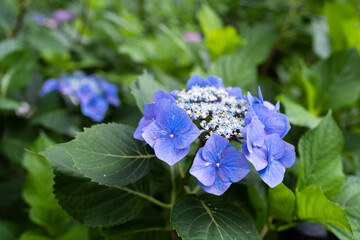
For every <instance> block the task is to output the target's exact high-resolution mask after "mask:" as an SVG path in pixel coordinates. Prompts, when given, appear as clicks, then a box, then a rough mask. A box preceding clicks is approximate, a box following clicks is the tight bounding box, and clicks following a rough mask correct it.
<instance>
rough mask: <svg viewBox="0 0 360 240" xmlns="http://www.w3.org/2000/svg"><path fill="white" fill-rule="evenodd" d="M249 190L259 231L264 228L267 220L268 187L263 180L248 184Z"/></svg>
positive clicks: (255, 222)
mask: <svg viewBox="0 0 360 240" xmlns="http://www.w3.org/2000/svg"><path fill="white" fill-rule="evenodd" d="M246 187H247V192H248V196H249V199H250V202H251V205H252V206H253V208H254V210H255V219H254V224H255V226H256V229H257V230H258V231H261V229H263V227H264V225H265V224H266V221H267V199H266V195H267V188H266V186H265V185H264V183H262V182H258V183H253V184H247V185H246Z"/></svg>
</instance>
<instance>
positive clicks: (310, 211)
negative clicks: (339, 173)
mask: <svg viewBox="0 0 360 240" xmlns="http://www.w3.org/2000/svg"><path fill="white" fill-rule="evenodd" d="M295 209H296V215H297V217H298V218H299V219H300V220H303V221H309V222H315V223H319V224H322V223H323V222H325V223H329V224H332V225H335V226H338V227H341V228H344V229H346V230H347V231H349V233H351V227H350V224H349V220H348V218H347V216H346V212H345V210H344V209H342V208H341V207H340V206H339V205H337V204H335V203H333V202H330V201H329V200H328V199H327V198H326V196H325V195H324V193H323V192H322V191H321V189H320V188H318V187H315V186H310V187H307V188H305V189H303V190H301V191H296V208H295ZM325 226H326V225H325Z"/></svg>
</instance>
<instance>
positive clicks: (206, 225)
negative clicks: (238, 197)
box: [170, 195, 260, 240]
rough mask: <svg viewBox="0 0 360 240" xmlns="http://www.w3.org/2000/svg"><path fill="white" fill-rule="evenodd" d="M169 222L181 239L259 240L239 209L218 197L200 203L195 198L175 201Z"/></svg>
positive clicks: (186, 197)
mask: <svg viewBox="0 0 360 240" xmlns="http://www.w3.org/2000/svg"><path fill="white" fill-rule="evenodd" d="M170 221H171V222H172V224H173V227H174V228H175V230H176V232H177V233H178V235H179V236H180V237H182V238H183V239H184V240H191V239H196V240H200V239H204V240H205V239H209V240H210V239H221V240H225V239H228V240H234V239H244V240H245V239H251V240H254V239H260V236H259V234H258V232H257V230H256V228H255V226H254V224H253V223H252V221H251V220H250V219H249V218H248V217H247V216H246V215H245V214H244V213H243V212H242V210H241V209H240V208H238V207H236V206H234V205H232V204H231V203H228V202H225V201H222V200H220V199H219V198H212V199H204V200H201V199H199V198H198V197H197V196H196V195H185V196H183V197H181V198H180V199H178V200H177V201H176V203H175V205H174V207H173V209H172V211H171V218H170Z"/></svg>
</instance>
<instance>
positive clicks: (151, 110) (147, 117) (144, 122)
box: [133, 90, 176, 141]
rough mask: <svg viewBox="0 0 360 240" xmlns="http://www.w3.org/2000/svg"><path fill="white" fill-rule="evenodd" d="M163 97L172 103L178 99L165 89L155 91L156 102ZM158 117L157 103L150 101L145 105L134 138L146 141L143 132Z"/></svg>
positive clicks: (154, 98) (154, 99)
mask: <svg viewBox="0 0 360 240" xmlns="http://www.w3.org/2000/svg"><path fill="white" fill-rule="evenodd" d="M161 99H168V100H169V101H170V102H171V103H176V100H175V98H174V97H173V96H172V95H171V94H169V93H167V92H165V91H163V90H158V91H156V92H155V93H154V95H153V101H154V102H157V101H159V100H161ZM155 119H156V116H155V103H148V104H145V107H144V117H142V118H141V119H140V122H139V125H138V127H137V128H136V130H135V132H134V135H133V136H134V138H135V139H138V140H140V141H145V139H144V138H143V136H142V134H143V132H144V130H143V129H144V128H145V127H147V126H149V125H150V123H152V122H153V121H155Z"/></svg>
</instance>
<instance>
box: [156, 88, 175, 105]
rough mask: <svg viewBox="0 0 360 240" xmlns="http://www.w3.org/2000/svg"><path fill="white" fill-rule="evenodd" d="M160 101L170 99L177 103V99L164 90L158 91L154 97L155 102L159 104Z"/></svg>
mask: <svg viewBox="0 0 360 240" xmlns="http://www.w3.org/2000/svg"><path fill="white" fill-rule="evenodd" d="M160 99H169V100H170V101H171V103H176V99H175V98H174V97H173V96H172V95H171V94H170V93H167V92H165V91H163V90H158V91H156V92H155V93H154V95H153V100H154V102H157V101H159V100H160Z"/></svg>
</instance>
